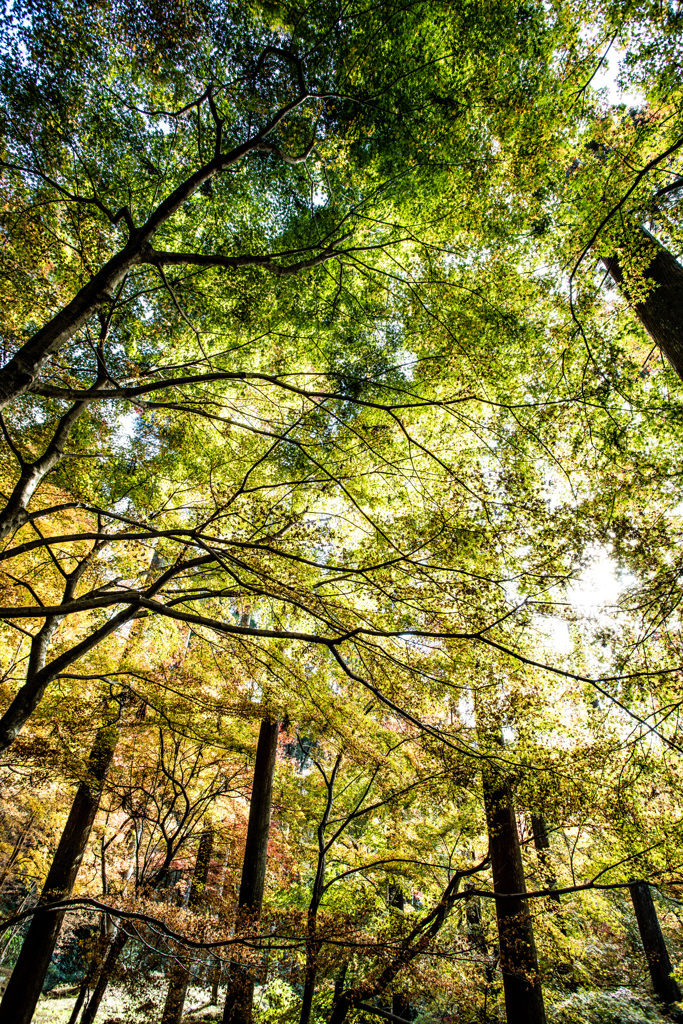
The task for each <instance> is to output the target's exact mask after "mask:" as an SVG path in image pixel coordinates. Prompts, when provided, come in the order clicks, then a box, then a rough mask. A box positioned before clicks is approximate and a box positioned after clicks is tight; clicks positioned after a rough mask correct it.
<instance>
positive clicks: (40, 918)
mask: <svg viewBox="0 0 683 1024" xmlns="http://www.w3.org/2000/svg"><path fill="white" fill-rule="evenodd" d="M118 738H119V729H118V726H116V725H104V726H101V727H100V729H98V731H97V735H96V736H95V742H94V743H93V747H92V750H91V752H90V758H89V760H88V777H87V779H86V780H85V781H84V782H81V784H80V785H79V787H78V789H77V791H76V797H75V799H74V802H73V804H72V805H71V811H70V812H69V817H68V819H67V822H66V825H65V826H64V831H63V832H62V837H61V839H60V840H59V844H58V846H57V849H56V850H55V854H54V857H53V858H52V864H51V866H50V870H49V872H48V875H47V878H46V879H45V885H44V886H43V891H42V893H41V897H40V900H39V904H38V905H39V906H40V904H41V903H50V902H52V901H54V900H59V899H66V898H68V897H69V896H70V895H71V892H72V890H73V886H74V882H75V881H76V876H77V874H78V869H79V867H80V865H81V860H82V859H83V854H84V853H85V848H86V846H87V843H88V838H89V836H90V830H91V828H92V824H93V821H94V820H95V815H96V813H97V808H98V807H99V803H100V797H101V795H102V787H103V784H104V780H105V778H106V776H107V772H108V771H109V766H110V765H111V761H112V757H113V756H114V750H115V748H116V743H117V741H118ZM63 919H64V911H53V912H50V911H41V910H39V911H38V912H37V913H36V914H34V916H33V918H32V920H31V924H30V926H29V929H28V932H27V933H26V937H25V939H24V942H23V944H22V947H21V952H20V953H19V959H18V960H17V963H16V965H15V967H14V970H13V971H12V976H11V978H10V980H9V982H8V984H7V988H6V989H5V994H4V996H3V997H2V1003H0V1020H3V1021H8V1022H9V1021H12V1024H29V1022H30V1021H31V1018H32V1017H33V1014H34V1011H35V1008H36V1005H37V1003H38V999H39V998H40V994H41V992H42V990H43V983H44V981H45V976H46V974H47V971H48V968H49V966H50V961H51V959H52V954H53V952H54V948H55V945H56V942H57V938H58V937H59V931H60V928H61V926H62V920H63Z"/></svg>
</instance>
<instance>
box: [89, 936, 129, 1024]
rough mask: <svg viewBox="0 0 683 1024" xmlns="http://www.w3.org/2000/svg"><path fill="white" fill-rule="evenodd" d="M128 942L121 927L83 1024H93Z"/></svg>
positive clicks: (113, 940) (90, 1000) (109, 950)
mask: <svg viewBox="0 0 683 1024" xmlns="http://www.w3.org/2000/svg"><path fill="white" fill-rule="evenodd" d="M127 942H128V933H127V932H124V930H123V928H121V927H119V930H118V932H117V933H116V935H115V936H114V938H113V939H112V941H111V943H110V945H109V949H108V950H107V955H106V957H105V958H104V963H103V964H102V969H101V971H100V973H99V975H98V977H97V983H96V985H95V988H94V989H93V994H92V995H91V996H90V999H89V1000H88V1005H87V1006H86V1008H85V1011H84V1013H83V1016H82V1017H81V1024H93V1021H94V1020H95V1015H96V1014H97V1011H98V1010H99V1008H100V1003H101V1002H102V999H103V997H104V993H105V992H106V991H107V986H108V984H109V979H110V978H111V976H112V974H113V973H114V969H115V967H116V964H117V963H118V959H119V957H120V956H121V953H122V952H123V948H124V946H125V945H126V943H127Z"/></svg>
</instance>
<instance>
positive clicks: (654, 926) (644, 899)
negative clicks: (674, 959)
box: [629, 882, 683, 1021]
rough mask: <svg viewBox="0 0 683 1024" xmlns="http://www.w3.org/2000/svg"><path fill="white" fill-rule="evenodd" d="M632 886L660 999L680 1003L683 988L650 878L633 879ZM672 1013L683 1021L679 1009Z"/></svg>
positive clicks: (652, 977) (638, 920) (640, 928)
mask: <svg viewBox="0 0 683 1024" xmlns="http://www.w3.org/2000/svg"><path fill="white" fill-rule="evenodd" d="M629 890H630V892H631V900H632V902H633V909H634V910H635V913H636V921H637V922H638V930H639V932H640V941H641V942H642V943H643V949H644V950H645V957H646V959H647V964H648V967H649V968H650V977H651V979H652V987H653V989H654V991H655V995H656V997H657V999H659V1000H660V1002H662V1003H664V1004H665V1005H667V1006H669V1005H670V1004H671V1003H677V1002H679V1001H680V1000H681V998H682V996H681V990H680V988H679V987H678V984H677V982H676V981H675V980H674V979H673V978H672V977H671V973H672V971H673V967H672V965H671V960H670V958H669V951H668V950H667V948H666V943H665V941H664V936H663V935H662V929H661V927H660V924H659V918H658V917H657V911H656V910H655V905H654V902H653V900H652V893H651V892H650V886H649V885H648V884H647V882H632V883H631V885H630V886H629ZM670 1015H671V1016H672V1017H673V1019H674V1020H677V1021H683V1013H681V1012H680V1011H676V1010H674V1011H673V1012H671V1013H670Z"/></svg>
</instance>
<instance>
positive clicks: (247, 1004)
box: [223, 718, 280, 1024]
mask: <svg viewBox="0 0 683 1024" xmlns="http://www.w3.org/2000/svg"><path fill="white" fill-rule="evenodd" d="M279 731H280V726H279V723H278V722H277V720H275V719H269V718H264V720H263V721H262V722H261V729H260V731H259V738H258V744H257V747H256V761H255V763H254V781H253V785H252V791H251V806H250V808H249V824H248V826H247V843H246V847H245V850H244V864H243V866H242V879H241V882H240V895H239V913H238V928H241V927H243V926H244V924H245V923H247V922H249V923H251V922H254V921H256V920H257V918H258V916H259V914H260V912H261V906H262V904H263V890H264V888H265V881H266V865H267V859H268V834H269V832H270V812H271V807H272V803H273V778H274V775H275V760H276V755H277V739H278V734H279ZM253 1001H254V978H253V977H252V976H251V975H250V974H249V972H248V971H247V970H246V968H244V967H242V966H240V965H235V966H233V968H232V970H231V976H230V978H229V980H228V987H227V992H226V996H225V1009H224V1011H223V1024H251V1018H252V1006H253Z"/></svg>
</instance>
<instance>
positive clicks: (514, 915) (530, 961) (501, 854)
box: [475, 693, 546, 1024]
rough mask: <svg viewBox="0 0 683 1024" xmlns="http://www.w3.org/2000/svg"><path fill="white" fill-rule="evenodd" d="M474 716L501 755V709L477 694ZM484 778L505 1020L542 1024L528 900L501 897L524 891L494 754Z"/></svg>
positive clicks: (485, 740) (509, 801) (488, 744)
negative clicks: (485, 703) (488, 705)
mask: <svg viewBox="0 0 683 1024" xmlns="http://www.w3.org/2000/svg"><path fill="white" fill-rule="evenodd" d="M475 717H476V728H477V734H478V736H479V742H480V744H481V745H482V747H483V748H484V749H488V750H489V751H491V752H492V753H493V754H494V755H495V754H500V753H501V752H502V750H503V747H504V741H503V734H502V729H501V724H500V718H499V714H498V712H497V711H495V710H494V712H493V713H491V712H490V711H489V710H488V709H487V708H486V707H483V706H482V705H481V703H480V701H479V699H478V696H477V694H476V693H475ZM482 783H483V795H484V810H485V812H486V827H487V830H488V836H489V856H490V858H491V873H492V875H493V891H494V892H495V893H496V894H498V893H500V894H501V898H500V899H496V901H495V902H496V918H497V921H498V943H499V947H500V968H501V971H502V974H503V991H504V994H505V1012H506V1015H507V1022H508V1024H546V1019H545V1007H544V1005H543V990H542V988H541V980H540V977H539V973H538V959H537V957H536V943H535V941H534V929H533V924H532V921H531V914H530V913H529V902H528V900H526V899H524V897H523V896H522V895H518V896H514V897H512V898H509V897H506V898H502V897H503V894H508V893H510V894H512V893H519V894H522V893H525V892H526V880H525V877H524V865H523V864H522V851H521V847H520V843H519V833H518V831H517V820H516V817H515V808H514V801H513V797H512V789H511V787H510V783H509V782H508V780H507V778H506V777H505V773H504V771H502V770H501V768H500V767H499V765H498V764H496V762H495V760H494V759H493V758H491V759H489V760H488V761H487V762H485V763H484V768H483V770H482Z"/></svg>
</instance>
